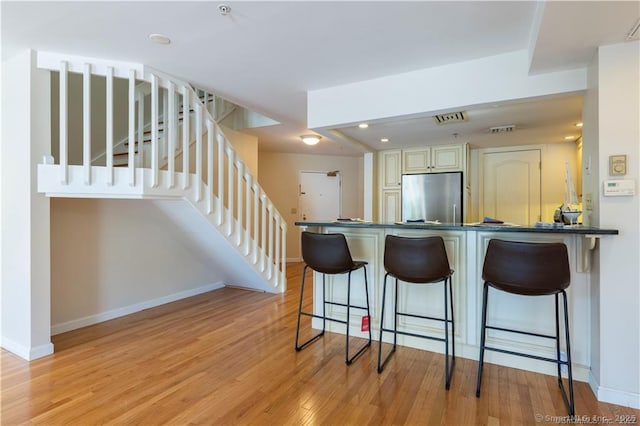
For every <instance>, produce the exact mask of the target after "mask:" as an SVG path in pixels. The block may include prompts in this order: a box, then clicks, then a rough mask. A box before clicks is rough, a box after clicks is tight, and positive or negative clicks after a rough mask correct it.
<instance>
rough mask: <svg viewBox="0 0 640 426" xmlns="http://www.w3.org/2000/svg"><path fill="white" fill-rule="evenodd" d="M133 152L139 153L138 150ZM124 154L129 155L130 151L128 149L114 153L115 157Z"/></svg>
mask: <svg viewBox="0 0 640 426" xmlns="http://www.w3.org/2000/svg"><path fill="white" fill-rule="evenodd" d="M133 153H134V154H137V153H138V150H135V151H133ZM123 155H129V152H128V151H125V152H118V153H114V154H113V156H114V157H121V156H123Z"/></svg>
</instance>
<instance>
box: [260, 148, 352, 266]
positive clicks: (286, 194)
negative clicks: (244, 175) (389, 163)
mask: <svg viewBox="0 0 640 426" xmlns="http://www.w3.org/2000/svg"><path fill="white" fill-rule="evenodd" d="M258 162H259V167H260V179H259V182H260V185H261V186H262V188H263V189H264V190H265V192H266V193H267V195H268V196H269V198H270V199H271V201H272V202H273V204H274V205H275V206H276V208H277V209H278V210H279V211H280V213H281V214H282V217H283V218H284V219H285V220H286V222H287V258H288V259H291V260H293V259H300V228H299V227H297V226H295V225H294V223H295V222H296V221H297V220H300V219H299V216H298V213H291V211H292V209H295V210H296V211H299V210H298V183H299V173H300V171H325V172H326V171H331V170H339V171H340V174H341V176H342V215H343V216H346V217H362V216H363V210H364V207H363V159H362V157H339V156H330V155H303V154H283V153H272V152H261V153H260V157H259V159H258Z"/></svg>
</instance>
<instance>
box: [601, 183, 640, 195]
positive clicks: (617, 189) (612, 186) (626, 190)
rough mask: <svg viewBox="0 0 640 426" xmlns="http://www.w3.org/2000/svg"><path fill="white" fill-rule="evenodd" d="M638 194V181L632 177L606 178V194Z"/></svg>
mask: <svg viewBox="0 0 640 426" xmlns="http://www.w3.org/2000/svg"><path fill="white" fill-rule="evenodd" d="M635 194H636V181H634V180H631V179H624V180H622V179H621V180H605V181H604V196H605V197H616V196H618V197H619V196H625V195H635Z"/></svg>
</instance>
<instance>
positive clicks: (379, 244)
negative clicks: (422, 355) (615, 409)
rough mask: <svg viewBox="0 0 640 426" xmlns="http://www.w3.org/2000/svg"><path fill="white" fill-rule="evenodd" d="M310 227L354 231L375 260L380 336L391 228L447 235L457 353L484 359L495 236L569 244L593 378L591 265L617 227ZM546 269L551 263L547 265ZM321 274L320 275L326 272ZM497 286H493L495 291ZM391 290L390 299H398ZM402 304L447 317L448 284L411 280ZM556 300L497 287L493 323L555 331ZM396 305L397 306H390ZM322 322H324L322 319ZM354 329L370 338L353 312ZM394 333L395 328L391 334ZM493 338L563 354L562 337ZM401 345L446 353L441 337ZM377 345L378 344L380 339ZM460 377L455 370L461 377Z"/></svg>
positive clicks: (572, 306)
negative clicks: (487, 274)
mask: <svg viewBox="0 0 640 426" xmlns="http://www.w3.org/2000/svg"><path fill="white" fill-rule="evenodd" d="M295 224H296V226H299V227H301V228H302V229H303V230H307V231H311V232H321V233H334V232H335V233H342V234H344V235H345V237H346V238H347V242H348V243H349V248H350V250H351V253H352V256H353V258H354V259H356V260H364V261H367V262H368V265H367V274H368V277H369V298H370V303H371V321H370V324H371V327H372V330H373V336H374V339H376V340H377V339H378V337H379V335H378V333H379V329H380V311H381V308H382V306H381V300H382V284H383V279H384V274H385V270H384V265H383V256H384V240H385V236H386V235H399V236H405V237H428V236H440V237H442V238H443V240H444V243H445V247H446V250H447V256H448V258H449V263H450V265H451V268H452V269H453V270H454V271H455V273H454V274H453V277H452V283H453V292H454V295H453V296H454V317H455V343H456V355H457V356H462V357H464V358H470V359H477V358H478V351H479V345H480V313H481V307H482V285H483V281H482V265H483V262H484V253H485V252H486V248H487V245H488V243H489V240H491V239H493V238H498V239H503V240H510V241H528V242H561V243H564V244H566V246H567V249H568V252H569V264H570V268H571V285H570V287H569V288H568V289H567V295H568V298H569V318H570V332H571V342H572V343H571V355H572V360H573V368H574V370H573V375H574V379H576V380H580V381H588V377H589V369H590V359H591V353H590V350H591V321H592V318H591V312H592V300H591V297H592V296H591V294H592V289H591V282H590V279H589V273H588V271H589V268H590V262H591V257H592V256H593V251H594V249H595V247H596V244H597V240H598V239H599V238H615V235H617V234H618V231H617V230H615V229H598V228H593V227H584V226H564V227H553V228H552V227H524V226H511V225H505V224H476V225H451V224H424V223H402V224H394V223H370V222H361V221H335V222H296V223H295ZM540 267H541V268H543V267H544V265H540ZM316 275H318V277H317V278H319V277H320V274H317V273H316ZM352 280H355V281H354V282H353V283H352V286H351V288H352V295H351V298H352V301H353V302H354V303H356V304H357V303H364V298H365V293H364V288H363V286H362V285H361V283H360V282H358V280H363V275H362V274H360V273H354V274H352ZM314 283H315V285H314V310H315V311H316V312H321V309H322V305H321V304H322V301H321V299H319V298H318V297H315V295H316V294H318V295H320V294H321V293H319V291H321V288H320V287H319V285H321V283H322V280H321V279H315V280H314ZM327 291H328V297H329V299H334V300H338V301H340V302H343V303H344V302H345V301H346V275H336V276H327ZM490 291H492V290H490ZM391 300H392V298H391V297H388V298H387V303H390V301H391ZM399 303H400V305H401V309H402V308H404V309H408V310H410V311H413V312H424V314H425V315H432V316H443V315H444V311H443V309H444V308H443V306H442V285H441V284H428V285H410V286H405V289H403V291H402V292H401V300H400V302H399ZM554 306H555V305H554V303H553V297H552V296H544V297H522V296H514V295H511V294H507V293H504V292H495V291H494V292H493V293H492V294H491V300H490V303H489V306H488V316H489V321H490V322H491V324H492V325H495V326H498V327H500V326H502V327H507V328H508V327H511V328H514V327H515V328H521V329H524V330H527V331H530V332H532V333H539V334H555V320H554V318H555V317H554V315H555V312H554V309H555V308H554ZM386 308H387V309H389V308H391V306H390V305H388V306H387V307H386ZM327 314H328V315H330V316H334V317H338V318H340V319H343V320H344V319H346V312H345V309H344V308H343V307H341V306H333V305H327ZM398 324H399V327H403V328H404V329H405V330H407V331H410V332H414V333H420V334H430V335H433V336H439V337H440V336H442V335H443V326H442V324H441V323H437V322H433V323H429V322H425V321H422V320H416V319H415V318H411V317H400V318H399V320H398ZM314 326H315V327H318V326H320V323H319V322H318V321H316V323H315V324H314ZM391 326H392V318H390V317H387V318H385V327H391ZM327 329H328V330H329V331H334V332H338V333H344V326H343V325H342V324H333V323H331V322H330V323H328V327H327ZM350 333H352V334H353V335H356V336H361V337H364V336H365V334H364V333H362V332H360V321H355V320H354V319H353V318H352V323H351V325H350ZM387 335H388V336H385V341H387V337H388V338H389V339H390V338H391V335H390V334H389V333H387ZM486 340H487V345H490V346H493V347H498V348H503V349H507V350H514V351H524V352H528V353H532V354H535V355H539V356H543V357H554V356H555V346H554V345H555V342H553V341H552V340H549V339H541V338H536V337H531V336H526V335H517V334H516V335H513V334H507V333H504V332H500V331H496V330H489V331H488V333H487V338H486ZM398 344H399V345H403V346H411V347H415V348H419V349H424V350H429V351H434V352H440V353H442V352H443V349H444V348H443V347H442V344H441V343H440V342H434V341H431V340H425V339H417V338H413V337H410V336H398ZM372 348H373V350H377V345H373V346H372ZM485 362H488V363H494V364H500V365H505V366H509V367H515V368H521V369H525V370H530V371H537V372H542V373H546V374H555V366H554V365H552V364H550V363H547V362H542V361H538V360H534V359H529V358H522V357H515V356H509V355H505V354H502V353H499V352H487V353H486V354H485ZM453 380H454V381H455V373H454V378H453Z"/></svg>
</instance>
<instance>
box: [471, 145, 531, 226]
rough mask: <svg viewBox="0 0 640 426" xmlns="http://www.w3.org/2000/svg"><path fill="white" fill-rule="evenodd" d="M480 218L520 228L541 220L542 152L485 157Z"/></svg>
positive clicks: (489, 155) (488, 153) (526, 151)
mask: <svg viewBox="0 0 640 426" xmlns="http://www.w3.org/2000/svg"><path fill="white" fill-rule="evenodd" d="M481 161H482V184H481V188H482V198H481V202H480V209H481V210H480V215H481V216H489V217H493V218H496V219H499V220H502V221H505V222H511V223H516V224H519V225H531V224H534V223H535V222H536V221H539V220H540V218H541V198H540V150H538V149H532V150H525V151H502V152H487V153H484V154H483V155H482V160H481Z"/></svg>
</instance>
